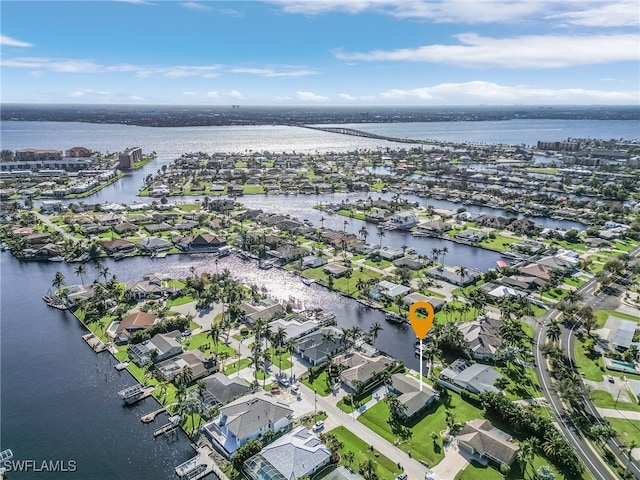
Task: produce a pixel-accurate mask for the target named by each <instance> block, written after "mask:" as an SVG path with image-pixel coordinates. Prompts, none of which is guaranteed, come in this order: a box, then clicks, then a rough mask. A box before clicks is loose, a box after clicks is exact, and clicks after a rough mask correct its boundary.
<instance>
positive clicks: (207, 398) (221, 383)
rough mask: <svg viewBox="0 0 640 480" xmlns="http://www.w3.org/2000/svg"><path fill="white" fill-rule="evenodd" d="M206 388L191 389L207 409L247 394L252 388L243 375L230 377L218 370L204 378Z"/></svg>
mask: <svg viewBox="0 0 640 480" xmlns="http://www.w3.org/2000/svg"><path fill="white" fill-rule="evenodd" d="M202 382H203V383H204V385H205V390H204V391H200V389H198V388H194V389H193V390H191V394H192V395H193V397H194V398H195V399H196V400H198V401H199V402H200V403H201V404H202V406H203V407H204V408H206V409H210V408H213V407H215V406H217V405H226V404H227V403H229V402H231V401H233V400H235V399H236V398H240V397H241V396H242V395H246V394H247V393H249V391H250V390H251V385H249V384H248V383H247V382H246V381H245V380H244V379H242V378H241V377H238V376H236V377H233V378H229V377H227V376H226V375H225V374H224V373H222V372H216V373H214V374H212V375H209V376H207V377H205V378H203V379H202Z"/></svg>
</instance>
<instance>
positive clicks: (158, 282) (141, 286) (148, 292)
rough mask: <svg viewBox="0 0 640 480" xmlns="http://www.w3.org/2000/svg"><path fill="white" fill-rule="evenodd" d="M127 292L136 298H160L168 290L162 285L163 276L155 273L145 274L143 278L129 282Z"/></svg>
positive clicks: (126, 287)
mask: <svg viewBox="0 0 640 480" xmlns="http://www.w3.org/2000/svg"><path fill="white" fill-rule="evenodd" d="M124 291H125V293H126V294H127V295H129V296H130V297H131V298H134V299H136V300H140V299H144V298H158V297H160V296H162V295H163V294H164V293H165V292H166V288H165V287H164V286H163V285H162V278H161V277H159V276H155V275H153V274H147V275H145V276H144V277H143V278H142V280H139V281H137V282H131V283H127V284H126V285H125V289H124Z"/></svg>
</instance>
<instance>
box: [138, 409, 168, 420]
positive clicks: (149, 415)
mask: <svg viewBox="0 0 640 480" xmlns="http://www.w3.org/2000/svg"><path fill="white" fill-rule="evenodd" d="M166 411H167V407H162V408H159V409H157V410H154V411H153V412H149V413H147V414H145V415H143V416H142V417H140V420H141V421H142V423H151V422H153V421H154V420H155V419H156V417H157V416H158V415H160V414H161V413H164V412H166Z"/></svg>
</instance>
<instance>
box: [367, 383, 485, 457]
mask: <svg viewBox="0 0 640 480" xmlns="http://www.w3.org/2000/svg"><path fill="white" fill-rule="evenodd" d="M448 399H449V400H448V409H449V411H451V413H452V414H453V415H454V419H455V421H456V422H466V421H469V420H473V419H474V418H482V410H481V409H479V408H477V407H474V406H473V405H471V404H469V403H467V402H465V401H464V400H462V398H460V396H459V395H457V394H455V393H451V392H450V393H449V395H448ZM446 410H447V407H446V406H445V405H444V404H443V403H438V404H437V405H436V406H435V407H431V408H430V409H429V410H427V413H426V414H422V415H420V416H418V418H417V419H416V420H413V421H410V422H408V423H407V424H406V426H407V427H409V428H410V429H411V438H409V439H408V440H406V441H402V442H400V443H399V444H398V447H399V448H401V449H402V450H404V451H405V452H407V453H409V452H410V453H411V455H412V457H413V458H415V459H416V460H418V461H423V462H426V463H427V464H428V465H429V466H434V465H436V464H438V463H439V462H440V461H441V460H442V459H443V458H444V450H443V449H442V446H441V443H440V441H438V445H437V446H436V445H434V442H433V440H432V439H431V432H436V433H440V432H441V431H442V430H446V429H447V422H446ZM388 419H389V407H388V406H387V404H386V402H378V403H376V404H375V405H374V406H373V407H371V408H370V409H369V410H367V411H366V412H365V413H363V414H362V415H360V416H359V417H358V421H359V422H361V423H363V424H364V425H366V426H367V427H368V428H370V429H371V430H373V431H374V432H376V433H377V434H378V435H380V436H382V437H384V438H385V439H387V440H388V441H389V442H391V443H394V442H395V441H396V440H398V436H397V435H396V434H394V433H393V432H392V431H391V426H390V425H389V423H388Z"/></svg>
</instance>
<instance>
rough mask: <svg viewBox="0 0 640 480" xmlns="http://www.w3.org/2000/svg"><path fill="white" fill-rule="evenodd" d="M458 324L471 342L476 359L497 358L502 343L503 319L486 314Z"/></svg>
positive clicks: (473, 355)
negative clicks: (501, 328)
mask: <svg viewBox="0 0 640 480" xmlns="http://www.w3.org/2000/svg"><path fill="white" fill-rule="evenodd" d="M456 325H457V327H458V328H459V329H460V331H461V332H462V334H463V335H464V339H465V340H466V341H467V343H468V344H469V349H470V351H471V356H472V357H473V358H474V359H476V360H495V358H496V355H497V354H498V352H499V351H500V346H501V345H502V339H501V337H500V327H501V325H502V320H499V319H496V318H491V317H488V316H486V315H484V316H481V317H479V318H477V319H476V320H474V321H472V322H459V323H457V324H456Z"/></svg>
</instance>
